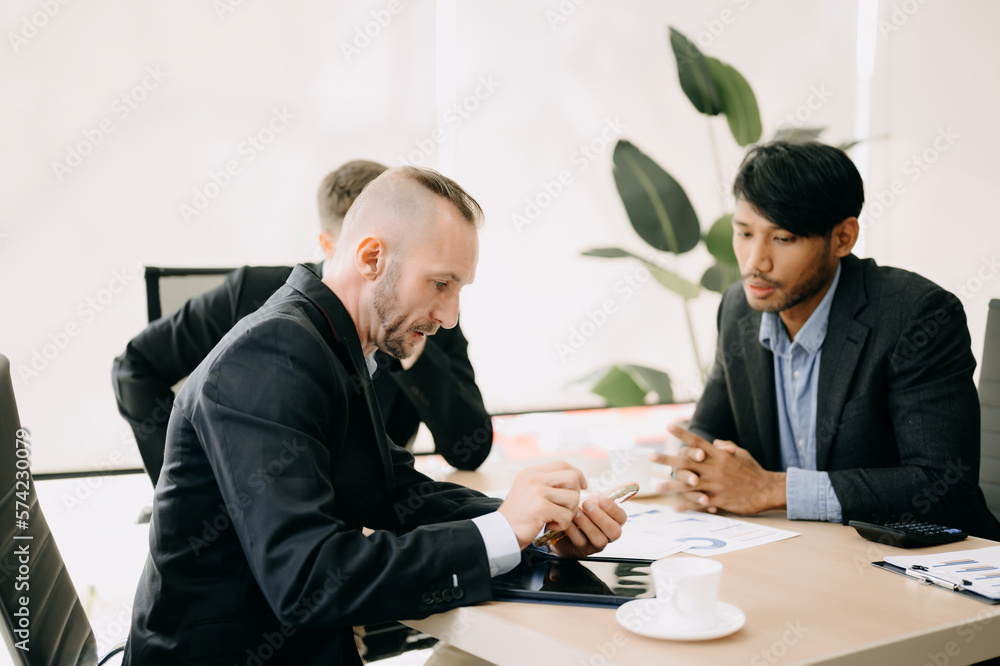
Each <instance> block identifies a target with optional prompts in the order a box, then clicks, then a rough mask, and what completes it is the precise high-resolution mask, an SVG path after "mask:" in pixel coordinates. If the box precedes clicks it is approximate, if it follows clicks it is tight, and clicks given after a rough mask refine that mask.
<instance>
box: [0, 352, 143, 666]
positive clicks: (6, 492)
mask: <svg viewBox="0 0 1000 666" xmlns="http://www.w3.org/2000/svg"><path fill="white" fill-rule="evenodd" d="M29 457H30V437H29V436H28V433H26V432H25V431H23V430H21V423H20V419H19V418H18V415H17V404H16V403H15V402H14V389H13V386H12V385H11V381H10V362H9V361H8V360H7V358H6V357H5V356H3V355H0V489H2V491H3V499H2V500H0V516H3V519H2V520H0V565H2V566H0V612H2V615H3V622H2V623H0V633H2V634H3V639H4V643H6V645H7V647H8V649H9V650H10V655H11V659H12V660H13V662H14V663H15V664H19V665H20V666H36V665H38V666H55V665H58V666H63V665H69V666H74V665H75V666H92V665H93V664H103V663H105V662H106V661H107V660H108V658H110V657H111V656H112V655H115V654H117V653H119V652H121V651H123V650H124V649H125V643H124V641H123V642H122V643H121V644H119V645H116V646H115V647H114V648H113V649H112V650H111V651H110V652H109V653H108V654H107V655H105V656H104V658H103V659H101V660H100V661H98V658H97V640H96V639H95V638H94V631H93V629H92V628H91V626H90V621H89V620H88V619H87V615H86V613H84V611H83V604H82V603H81V602H80V597H78V596H77V594H76V588H74V587H73V581H71V580H70V577H69V572H68V571H67V570H66V566H65V564H64V563H63V559H62V556H61V555H60V554H59V548H58V547H56V542H55V539H54V538H53V537H52V533H51V532H50V531H49V525H48V523H47V522H46V521H45V516H44V515H43V514H42V507H41V506H40V505H39V504H38V498H37V496H36V495H35V484H34V479H33V478H32V476H31V471H30V469H29V466H30V461H29ZM22 521H23V522H22ZM25 560H26V561H25ZM25 600H27V605H25V604H24V603H23V602H24V601H25ZM25 608H26V609H27V611H26V612H27V615H25ZM23 641H26V642H23ZM19 644H20V645H22V646H25V647H28V648H29V649H28V650H24V649H22V648H20V647H18V645H19Z"/></svg>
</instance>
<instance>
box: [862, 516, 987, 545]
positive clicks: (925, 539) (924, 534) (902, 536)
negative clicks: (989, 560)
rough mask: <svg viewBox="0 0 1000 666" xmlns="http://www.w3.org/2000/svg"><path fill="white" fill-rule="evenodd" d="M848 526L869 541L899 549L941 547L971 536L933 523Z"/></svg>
mask: <svg viewBox="0 0 1000 666" xmlns="http://www.w3.org/2000/svg"><path fill="white" fill-rule="evenodd" d="M848 525H850V526H851V527H853V528H854V529H856V530H857V531H858V534H860V535H861V536H863V537H864V538H866V539H868V540H869V541H877V542H879V543H881V544H884V545H886V546H897V547H899V548H923V547H925V546H939V545H941V544H943V543H952V542H954V541H961V540H962V539H964V538H965V537H967V536H969V533H968V532H963V531H962V530H960V529H958V528H956V527H945V526H944V525H933V524H931V523H898V522H897V523H891V522H887V523H866V522H864V521H861V520H852V521H850V522H848Z"/></svg>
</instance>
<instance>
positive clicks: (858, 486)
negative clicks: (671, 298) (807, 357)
mask: <svg viewBox="0 0 1000 666" xmlns="http://www.w3.org/2000/svg"><path fill="white" fill-rule="evenodd" d="M760 321H761V313H759V312H755V311H754V310H753V309H751V308H750V306H749V304H748V303H747V300H746V296H745V295H744V292H743V287H742V285H741V284H739V283H737V284H735V285H733V286H732V287H730V288H729V289H728V290H727V291H726V293H725V294H724V295H723V298H722V304H721V305H720V306H719V315H718V326H719V337H718V345H717V348H716V359H715V363H714V365H713V368H712V372H711V373H710V376H709V380H708V383H707V385H706V387H705V392H704V393H703V394H702V397H701V399H700V400H699V401H698V406H697V408H696V410H695V414H694V417H693V419H692V424H691V425H692V429H693V430H694V431H695V432H697V433H698V434H700V435H702V436H704V437H707V438H709V439H712V438H717V439H724V440H731V441H733V442H736V443H737V444H739V445H740V446H742V447H743V448H745V449H747V450H748V451H749V452H750V454H751V455H753V457H754V458H755V459H756V460H757V461H758V462H759V463H760V464H761V465H762V466H763V467H765V468H766V469H769V470H772V471H779V470H781V469H782V465H781V447H780V443H779V435H778V410H777V402H776V398H775V385H774V360H773V359H774V357H773V355H772V354H771V352H770V351H769V350H767V349H765V348H764V347H763V346H762V345H761V344H760V342H759V341H758V334H759V331H760ZM975 367H976V361H975V358H974V357H973V355H972V349H971V340H970V337H969V329H968V326H967V325H966V320H965V312H964V310H963V309H962V304H961V302H960V301H959V300H958V298H956V297H955V296H954V295H953V294H951V293H949V292H947V291H945V290H944V289H941V288H940V287H938V286H937V285H935V284H934V283H932V282H930V281H929V280H926V279H924V278H922V277H920V276H919V275H916V274H915V273H910V272H908V271H903V270H900V269H897V268H890V267H880V266H878V265H877V264H876V263H875V262H874V261H873V260H871V259H863V260H862V259H858V258H857V257H855V256H854V255H850V256H848V257H846V258H845V259H843V260H842V262H841V276H840V283H839V285H838V287H837V292H836V294H834V298H833V304H832V307H831V309H830V323H829V327H828V330H827V334H826V340H825V341H824V343H823V353H822V357H821V359H820V371H819V395H818V397H817V415H816V466H817V468H818V469H820V470H824V471H827V472H829V473H830V481H831V483H832V484H833V489H834V492H835V493H836V494H837V499H838V500H839V501H840V504H841V506H842V507H843V519H844V522H845V523H846V522H847V521H849V520H873V519H891V518H910V519H916V520H920V521H926V522H934V523H942V524H946V525H951V526H955V527H961V528H964V529H966V530H967V531H969V532H970V533H972V534H975V535H977V536H982V537H986V538H990V539H1000V525H998V523H997V521H996V519H995V518H994V517H993V516H992V514H991V513H990V512H989V509H987V507H986V503H985V500H984V499H983V494H982V491H981V490H980V488H979V437H980V428H979V398H978V395H977V393H976V387H975V384H974V383H973V380H972V373H973V370H975Z"/></svg>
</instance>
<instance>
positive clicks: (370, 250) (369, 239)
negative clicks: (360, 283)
mask: <svg viewBox="0 0 1000 666" xmlns="http://www.w3.org/2000/svg"><path fill="white" fill-rule="evenodd" d="M354 265H355V266H357V268H358V272H359V273H361V275H363V276H364V278H365V279H366V280H372V281H374V280H375V278H377V277H378V276H379V275H380V274H381V273H382V271H383V270H384V269H385V253H384V251H383V246H382V242H381V241H380V240H379V239H377V238H375V237H374V236H365V237H364V238H362V239H361V242H360V243H358V246H357V247H356V248H355V249H354Z"/></svg>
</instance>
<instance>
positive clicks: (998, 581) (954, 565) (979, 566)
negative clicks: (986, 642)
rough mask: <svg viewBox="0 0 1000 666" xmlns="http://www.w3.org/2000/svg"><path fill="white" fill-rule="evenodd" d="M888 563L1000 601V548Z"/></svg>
mask: <svg viewBox="0 0 1000 666" xmlns="http://www.w3.org/2000/svg"><path fill="white" fill-rule="evenodd" d="M885 561H886V562H888V563H889V564H894V565H896V566H897V567H901V568H902V569H904V570H907V571H917V572H921V573H923V574H924V575H926V576H928V577H929V578H934V580H935V582H936V581H937V580H938V579H940V580H943V581H945V582H948V581H957V582H958V583H960V584H961V585H962V587H963V588H964V589H965V590H968V591H970V592H975V593H976V594H979V595H982V596H984V597H988V598H990V599H1000V546H991V547H989V548H979V549H976V550H957V551H952V552H950V553H936V554H934V555H890V556H887V557H886V558H885ZM918 575H919V574H918Z"/></svg>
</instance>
